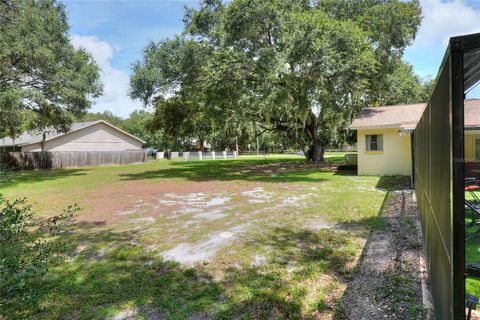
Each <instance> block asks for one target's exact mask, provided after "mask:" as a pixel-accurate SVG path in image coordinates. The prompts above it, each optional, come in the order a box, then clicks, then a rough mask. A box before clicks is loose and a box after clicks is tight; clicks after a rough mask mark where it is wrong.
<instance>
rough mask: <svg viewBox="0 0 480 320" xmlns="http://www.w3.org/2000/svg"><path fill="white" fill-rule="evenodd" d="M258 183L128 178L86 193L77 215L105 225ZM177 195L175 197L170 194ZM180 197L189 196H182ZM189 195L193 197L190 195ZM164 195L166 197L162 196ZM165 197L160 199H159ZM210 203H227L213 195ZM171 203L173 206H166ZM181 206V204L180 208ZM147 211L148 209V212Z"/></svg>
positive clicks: (244, 189) (211, 204)
mask: <svg viewBox="0 0 480 320" xmlns="http://www.w3.org/2000/svg"><path fill="white" fill-rule="evenodd" d="M258 185H259V184H258V183H254V182H252V183H232V182H223V181H205V182H203V181H199V182H195V183H188V182H176V181H167V182H144V181H125V182H121V183H117V184H116V185H115V187H103V188H98V189H97V190H96V191H95V192H94V193H89V194H86V195H84V197H85V199H84V200H83V201H81V203H79V204H80V206H81V207H82V211H81V212H80V213H79V215H78V216H77V217H76V220H77V221H85V222H100V221H101V222H103V223H105V224H106V225H109V224H115V223H120V222H125V221H128V219H129V216H131V215H132V214H142V211H146V210H148V211H150V213H151V211H152V210H151V209H152V208H153V209H154V211H157V212H162V211H163V212H164V213H165V214H166V213H169V212H170V211H171V209H175V208H176V207H177V204H178V201H177V200H179V199H180V200H186V201H190V202H195V201H201V195H202V194H205V192H208V193H225V192H231V193H235V192H242V191H246V190H250V189H252V188H255V187H257V186H258ZM169 195H174V196H175V197H179V199H176V198H169V197H168V196H169ZM181 197H186V198H184V199H181ZM188 197H190V198H188ZM162 198H163V199H162ZM160 199H162V200H161V201H159V200H160ZM209 201H210V202H208V203H206V204H205V205H207V206H216V205H220V204H224V203H225V202H226V201H227V199H225V198H221V197H218V198H212V199H209ZM155 205H156V207H155ZM166 207H171V209H168V210H167V209H166ZM177 209H178V208H177ZM146 213H147V215H148V213H149V212H146Z"/></svg>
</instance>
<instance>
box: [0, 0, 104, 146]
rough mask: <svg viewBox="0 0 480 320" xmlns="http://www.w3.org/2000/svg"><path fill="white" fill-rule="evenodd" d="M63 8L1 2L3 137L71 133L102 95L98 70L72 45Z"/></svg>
mask: <svg viewBox="0 0 480 320" xmlns="http://www.w3.org/2000/svg"><path fill="white" fill-rule="evenodd" d="M68 29H69V26H68V21H67V16H66V12H65V7H64V5H63V4H61V3H58V2H57V1H55V0H7V1H0V137H1V136H6V135H10V136H13V135H15V134H18V133H20V132H21V131H23V130H25V129H29V128H42V127H46V126H54V127H57V128H60V129H63V130H66V129H67V127H68V125H69V123H70V122H71V114H74V115H81V114H82V113H84V112H85V110H87V109H88V108H89V107H90V104H91V102H90V98H93V97H97V96H99V95H100V94H101V92H102V85H101V83H100V80H99V68H98V66H97V65H96V64H95V62H94V61H93V59H92V57H91V56H90V55H89V54H87V52H86V51H84V50H75V49H74V48H73V46H72V45H71V44H70V39H69V35H68Z"/></svg>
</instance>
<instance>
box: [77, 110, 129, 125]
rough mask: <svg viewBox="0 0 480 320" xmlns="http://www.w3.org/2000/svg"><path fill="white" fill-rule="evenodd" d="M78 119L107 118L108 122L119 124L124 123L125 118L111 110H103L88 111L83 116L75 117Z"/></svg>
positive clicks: (93, 119)
mask: <svg viewBox="0 0 480 320" xmlns="http://www.w3.org/2000/svg"><path fill="white" fill-rule="evenodd" d="M75 120H76V121H95V120H105V121H107V122H108V123H111V124H113V125H114V126H119V125H121V124H122V122H123V119H122V118H121V117H119V116H116V115H114V114H113V113H112V112H111V111H103V112H88V113H86V114H84V115H82V116H81V117H78V118H76V119H75Z"/></svg>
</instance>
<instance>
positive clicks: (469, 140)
mask: <svg viewBox="0 0 480 320" xmlns="http://www.w3.org/2000/svg"><path fill="white" fill-rule="evenodd" d="M476 139H480V130H467V131H465V142H464V143H465V161H466V162H474V161H476V160H475V140H476Z"/></svg>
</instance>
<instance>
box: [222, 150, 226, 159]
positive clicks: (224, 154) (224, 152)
mask: <svg viewBox="0 0 480 320" xmlns="http://www.w3.org/2000/svg"><path fill="white" fill-rule="evenodd" d="M222 153H223V159H227V151H223V152H222Z"/></svg>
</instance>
